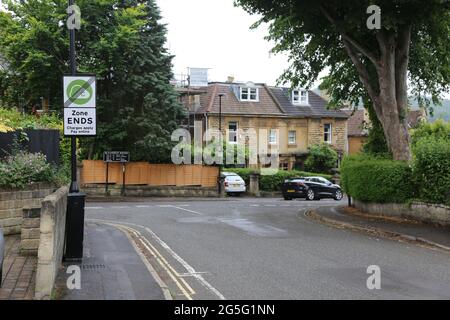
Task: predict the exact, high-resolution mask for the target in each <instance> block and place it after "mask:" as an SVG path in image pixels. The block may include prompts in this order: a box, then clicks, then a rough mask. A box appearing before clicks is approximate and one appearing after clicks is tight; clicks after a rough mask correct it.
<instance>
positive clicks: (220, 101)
mask: <svg viewBox="0 0 450 320" xmlns="http://www.w3.org/2000/svg"><path fill="white" fill-rule="evenodd" d="M223 96H225V94H223V93H219V134H220V138H219V141H220V143H221V144H222V145H221V148H222V163H223V141H222V137H223V136H222V97H223ZM222 163H221V164H219V197H220V196H221V195H222V184H223V181H222V180H223V179H222Z"/></svg>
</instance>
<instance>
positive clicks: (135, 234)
mask: <svg viewBox="0 0 450 320" xmlns="http://www.w3.org/2000/svg"><path fill="white" fill-rule="evenodd" d="M102 223H105V224H108V225H111V226H113V227H115V228H117V229H119V230H121V231H122V232H124V233H125V234H126V235H127V236H129V238H130V240H131V241H133V242H134V243H135V244H137V243H140V244H141V245H142V247H143V248H145V251H146V252H145V251H143V250H142V247H140V246H138V245H136V246H135V247H136V248H137V249H138V250H141V252H142V253H143V256H144V258H145V259H146V260H147V262H148V263H149V264H150V265H151V263H150V261H149V260H148V258H147V255H146V253H149V254H150V255H152V256H153V257H154V258H155V260H156V261H157V262H158V264H159V265H160V266H161V268H162V269H163V270H164V271H165V272H166V273H167V275H168V276H169V277H170V279H172V281H173V282H174V283H175V285H176V286H177V287H178V288H179V290H180V291H181V293H182V294H183V295H184V296H185V297H186V299H188V300H193V298H192V296H193V295H194V294H195V291H194V289H192V287H191V286H190V285H189V284H188V283H187V282H186V281H185V280H184V279H183V277H182V276H181V275H180V274H179V273H178V272H177V271H176V270H175V269H174V268H173V267H172V266H171V265H170V263H169V262H168V261H167V260H166V259H165V258H164V257H163V256H162V254H161V253H160V252H159V251H158V250H157V249H156V248H155V247H154V246H153V245H152V244H151V243H150V242H149V241H148V240H147V238H145V237H144V236H143V235H142V234H141V233H140V232H139V231H138V230H136V229H133V228H131V227H128V226H124V225H121V224H115V223H110V222H102ZM160 281H161V282H162V280H161V279H160ZM158 282H159V281H158ZM163 285H164V286H165V287H166V288H167V289H168V287H167V285H166V284H163ZM160 286H161V284H160Z"/></svg>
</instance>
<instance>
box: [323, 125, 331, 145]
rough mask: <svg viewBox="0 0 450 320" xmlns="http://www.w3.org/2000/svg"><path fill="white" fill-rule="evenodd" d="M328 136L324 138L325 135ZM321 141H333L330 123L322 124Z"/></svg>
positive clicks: (329, 142)
mask: <svg viewBox="0 0 450 320" xmlns="http://www.w3.org/2000/svg"><path fill="white" fill-rule="evenodd" d="M327 126H329V131H326V127H327ZM326 136H328V137H329V139H328V140H326V139H325V137H326ZM323 142H325V143H328V144H332V143H333V125H332V124H331V123H324V124H323Z"/></svg>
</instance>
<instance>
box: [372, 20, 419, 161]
mask: <svg viewBox="0 0 450 320" xmlns="http://www.w3.org/2000/svg"><path fill="white" fill-rule="evenodd" d="M405 32H406V33H405ZM409 33H410V28H408V29H406V30H405V29H402V30H400V31H399V33H398V35H397V36H396V35H395V33H393V32H389V33H388V32H384V31H381V32H379V34H378V35H377V39H378V42H379V46H380V53H381V56H380V62H379V64H378V65H377V73H378V83H379V95H378V97H377V99H376V102H375V112H376V114H377V117H378V119H379V120H380V121H381V124H382V126H383V131H384V134H385V137H386V142H387V144H388V148H389V150H390V151H391V152H392V156H393V158H394V159H395V160H406V161H408V160H411V151H410V148H409V144H410V136H409V131H408V124H407V107H408V105H407V103H408V101H407V97H408V93H407V84H406V77H407V64H408V49H407V48H409Z"/></svg>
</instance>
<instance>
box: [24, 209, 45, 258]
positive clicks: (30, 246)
mask: <svg viewBox="0 0 450 320" xmlns="http://www.w3.org/2000/svg"><path fill="white" fill-rule="evenodd" d="M40 228H41V208H23V222H22V232H21V237H20V238H21V240H20V254H21V255H32V256H37V253H38V249H39V240H40V237H41V229H40Z"/></svg>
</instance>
